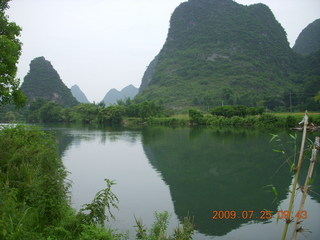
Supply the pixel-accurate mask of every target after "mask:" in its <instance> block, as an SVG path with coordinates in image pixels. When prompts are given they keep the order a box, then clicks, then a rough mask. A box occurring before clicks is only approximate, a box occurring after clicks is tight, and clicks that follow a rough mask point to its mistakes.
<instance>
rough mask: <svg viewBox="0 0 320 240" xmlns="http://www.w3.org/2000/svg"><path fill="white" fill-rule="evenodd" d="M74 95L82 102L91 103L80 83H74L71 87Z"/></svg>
mask: <svg viewBox="0 0 320 240" xmlns="http://www.w3.org/2000/svg"><path fill="white" fill-rule="evenodd" d="M71 93H72V95H73V96H74V97H75V98H76V99H77V101H78V102H80V103H89V101H88V99H87V97H86V95H85V94H84V93H83V92H82V91H81V89H80V88H79V86H78V85H73V86H72V87H71Z"/></svg>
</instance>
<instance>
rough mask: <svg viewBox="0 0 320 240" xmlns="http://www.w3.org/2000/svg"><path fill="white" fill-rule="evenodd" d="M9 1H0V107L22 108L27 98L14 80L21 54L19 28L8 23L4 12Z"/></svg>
mask: <svg viewBox="0 0 320 240" xmlns="http://www.w3.org/2000/svg"><path fill="white" fill-rule="evenodd" d="M9 1H10V0H0V105H4V104H8V103H13V104H14V105H15V106H17V107H22V106H24V105H25V103H26V102H27V97H26V96H25V95H24V94H23V93H22V91H21V89H20V88H19V85H20V81H19V79H16V78H15V77H16V73H17V66H16V64H17V62H18V60H19V57H20V54H21V42H20V41H19V39H18V36H19V35H20V31H21V28H20V27H19V26H18V25H16V24H15V23H14V22H9V20H8V16H6V15H5V12H4V11H5V10H6V9H8V2H9Z"/></svg>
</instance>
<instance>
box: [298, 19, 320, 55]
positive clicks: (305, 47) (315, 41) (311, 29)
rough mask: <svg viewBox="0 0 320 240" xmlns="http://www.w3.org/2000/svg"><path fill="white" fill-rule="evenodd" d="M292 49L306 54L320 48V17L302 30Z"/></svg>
mask: <svg viewBox="0 0 320 240" xmlns="http://www.w3.org/2000/svg"><path fill="white" fill-rule="evenodd" d="M292 49H293V50H294V51H296V52H297V53H300V54H304V55H307V54H311V53H315V52H317V51H319V50H320V19H317V20H315V21H314V22H312V23H310V24H309V25H308V26H307V27H306V28H304V29H303V30H302V32H301V33H300V34H299V36H298V38H297V40H296V42H295V44H294V46H293V48H292Z"/></svg>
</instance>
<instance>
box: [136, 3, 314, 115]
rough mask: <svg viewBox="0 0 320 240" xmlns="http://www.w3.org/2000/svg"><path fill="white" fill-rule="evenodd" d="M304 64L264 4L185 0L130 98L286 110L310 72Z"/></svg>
mask: <svg viewBox="0 0 320 240" xmlns="http://www.w3.org/2000/svg"><path fill="white" fill-rule="evenodd" d="M312 62H315V61H312ZM304 64H305V63H304V60H303V59H302V57H301V56H297V55H296V54H295V53H294V52H293V51H292V49H291V48H290V46H289V44H288V41H287V38H286V34H285V31H284V30H283V28H282V27H281V25H280V24H279V23H278V22H277V21H276V19H275V18H274V16H273V14H272V12H271V11H270V9H269V8H268V7H267V6H265V5H263V4H255V5H252V6H243V5H240V4H238V3H236V2H235V1H188V2H184V3H183V4H180V6H179V7H177V8H176V9H175V11H174V13H173V14H172V17H171V20H170V29H169V33H168V37H167V41H166V43H165V44H164V46H163V48H162V50H161V51H160V53H159V54H158V55H157V57H156V58H155V60H153V61H152V62H151V63H150V65H149V67H148V68H147V70H146V72H145V74H144V77H143V79H142V84H141V91H140V93H139V94H138V96H137V97H136V99H137V100H139V101H143V100H149V101H150V100H160V99H161V100H162V101H163V102H164V104H165V105H166V106H173V107H181V106H183V107H190V106H197V107H201V108H203V109H206V110H207V109H208V108H212V107H214V106H219V105H221V103H223V104H228V105H237V104H241V105H246V106H267V107H268V108H271V109H273V108H275V107H277V106H284V107H286V108H287V106H286V105H285V102H284V99H286V100H287V99H289V97H288V95H287V94H286V92H289V91H290V90H292V89H299V87H300V89H301V87H302V86H303V85H304V84H305V82H304V81H302V79H305V77H304V76H308V75H309V73H310V72H308V71H305V68H304V66H303V65H304ZM307 65H309V63H308V64H307ZM312 68H313V69H315V68H314V67H312ZM291 97H292V96H291ZM299 98H301V94H299ZM299 98H298V97H296V98H295V99H294V100H295V101H297V102H298V103H297V104H299ZM302 98H304V99H305V96H303V97H302ZM291 100H292V98H291Z"/></svg>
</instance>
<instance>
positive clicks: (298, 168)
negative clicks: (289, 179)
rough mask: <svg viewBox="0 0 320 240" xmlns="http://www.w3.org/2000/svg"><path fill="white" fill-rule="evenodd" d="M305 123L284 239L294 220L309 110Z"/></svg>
mask: <svg viewBox="0 0 320 240" xmlns="http://www.w3.org/2000/svg"><path fill="white" fill-rule="evenodd" d="M301 123H304V125H303V134H302V142H301V148H300V155H299V161H298V166H297V171H296V174H295V176H294V182H293V186H292V191H291V198H290V203H289V209H288V212H289V217H288V219H287V220H286V225H285V226H284V230H283V233H282V238H281V239H282V240H285V239H286V236H287V232H288V227H289V224H290V223H291V222H292V218H291V215H292V209H293V202H294V197H295V194H296V188H297V183H298V178H299V174H300V168H301V164H302V159H303V152H304V145H305V143H306V136H307V125H308V112H307V111H306V113H305V115H304V118H303V120H302V121H301V122H300V124H301Z"/></svg>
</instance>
